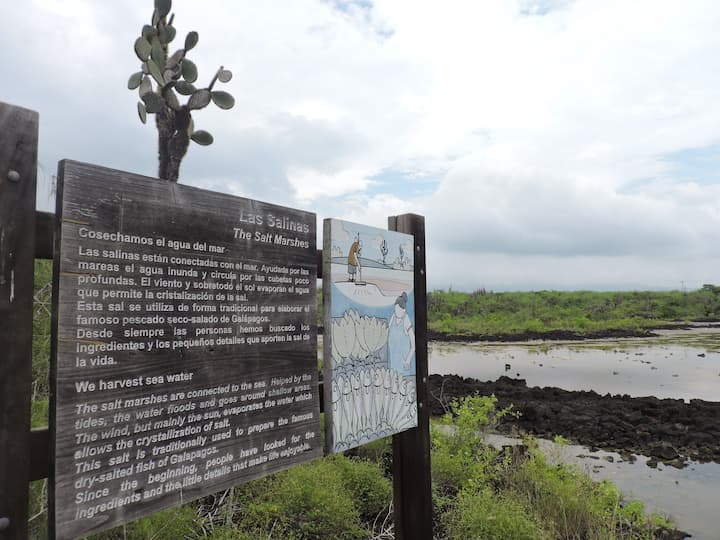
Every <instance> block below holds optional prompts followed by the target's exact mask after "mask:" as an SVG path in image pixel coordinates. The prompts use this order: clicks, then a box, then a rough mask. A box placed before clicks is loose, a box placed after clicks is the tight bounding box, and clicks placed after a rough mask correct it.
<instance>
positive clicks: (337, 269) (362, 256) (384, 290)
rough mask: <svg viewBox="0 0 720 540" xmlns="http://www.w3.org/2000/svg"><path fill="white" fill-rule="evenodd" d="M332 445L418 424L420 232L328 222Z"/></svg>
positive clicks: (328, 442) (328, 425)
mask: <svg viewBox="0 0 720 540" xmlns="http://www.w3.org/2000/svg"><path fill="white" fill-rule="evenodd" d="M323 233H324V237H323V299H324V317H325V319H324V324H325V338H324V340H323V347H324V358H325V362H324V380H325V389H326V390H325V446H326V448H327V450H328V452H341V451H343V450H347V449H349V448H354V447H357V446H360V445H362V444H365V443H367V442H370V441H373V440H375V439H379V438H382V437H387V436H388V435H393V434H395V433H400V432H402V431H405V430H407V429H410V428H413V427H416V426H417V425H418V415H417V388H416V362H415V301H414V277H415V275H414V251H415V250H414V249H413V237H412V236H411V235H408V234H402V233H398V232H391V231H387V230H383V229H376V228H373V227H368V226H365V225H358V224H355V223H349V222H347V221H340V220H335V219H326V220H325V222H324V231H323Z"/></svg>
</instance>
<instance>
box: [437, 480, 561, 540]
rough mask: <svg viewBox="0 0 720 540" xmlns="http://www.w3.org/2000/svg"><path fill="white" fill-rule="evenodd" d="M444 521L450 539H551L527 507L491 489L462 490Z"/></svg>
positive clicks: (445, 515)
mask: <svg viewBox="0 0 720 540" xmlns="http://www.w3.org/2000/svg"><path fill="white" fill-rule="evenodd" d="M443 521H444V525H445V529H446V533H447V538H448V539H458V540H474V539H477V540H550V538H551V537H550V536H549V535H548V534H547V533H545V532H544V531H543V529H542V527H541V525H540V523H539V521H538V519H537V518H535V517H534V516H532V515H529V514H528V512H527V510H526V508H525V507H524V506H523V505H522V504H521V503H519V502H517V501H514V500H513V499H512V498H509V497H507V496H502V495H498V494H496V493H494V492H493V490H492V489H490V488H485V489H482V490H480V491H477V492H465V491H463V492H460V493H459V494H458V497H457V501H456V504H455V505H454V507H453V508H452V509H451V510H450V511H448V512H446V513H445V514H444V516H443Z"/></svg>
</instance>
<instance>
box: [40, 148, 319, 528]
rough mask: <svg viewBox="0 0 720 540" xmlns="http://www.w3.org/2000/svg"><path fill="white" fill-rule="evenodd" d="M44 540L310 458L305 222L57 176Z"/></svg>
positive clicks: (89, 177)
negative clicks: (50, 465)
mask: <svg viewBox="0 0 720 540" xmlns="http://www.w3.org/2000/svg"><path fill="white" fill-rule="evenodd" d="M57 215H58V217H59V219H58V223H59V228H60V229H59V231H58V234H57V235H56V237H57V238H59V244H58V245H56V258H55V287H54V290H55V291H56V296H55V298H54V340H53V345H54V351H53V362H52V367H51V369H52V380H53V391H54V395H53V404H52V408H51V436H52V439H53V451H54V453H55V459H54V475H51V478H53V479H54V485H52V487H51V490H50V516H51V518H50V519H51V528H54V532H55V534H56V537H57V538H59V539H65V538H77V537H80V536H84V535H87V534H90V533H93V532H97V531H100V530H103V529H107V528H109V527H112V526H115V525H118V524H121V523H125V522H128V521H130V520H133V519H136V518H138V517H140V516H143V515H146V514H149V513H152V512H155V511H157V510H159V509H161V508H164V507H168V506H172V505H175V504H180V503H184V502H187V501H190V500H192V499H196V498H198V497H200V496H203V495H206V494H209V493H212V492H215V491H218V490H220V489H224V488H227V487H230V486H232V485H234V484H237V483H239V482H244V481H247V480H250V479H253V478H257V477H260V476H263V475H266V474H269V473H272V472H276V471H278V470H280V469H284V468H287V467H290V466H292V465H294V464H297V463H300V462H303V461H306V460H309V459H311V458H314V457H318V456H320V455H321V453H322V449H321V442H320V422H319V415H320V413H319V397H318V377H317V352H316V350H317V326H316V294H315V290H316V277H317V267H316V245H315V237H316V225H315V224H316V218H315V215H314V214H311V213H307V212H303V211H299V210H294V209H290V208H283V207H279V206H275V205H270V204H265V203H261V202H258V201H252V200H248V199H242V198H238V197H232V196H228V195H223V194H218V193H212V192H208V191H204V190H200V189H195V188H192V187H187V186H180V185H177V184H173V183H169V182H162V181H158V180H154V179H150V178H146V177H140V176H136V175H132V174H127V173H122V172H118V171H113V170H109V169H104V168H100V167H95V166H91V165H86V164H82V163H77V162H72V161H64V162H61V164H60V169H59V178H58V209H57Z"/></svg>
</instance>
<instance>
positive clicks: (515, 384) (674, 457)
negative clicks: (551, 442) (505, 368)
mask: <svg viewBox="0 0 720 540" xmlns="http://www.w3.org/2000/svg"><path fill="white" fill-rule="evenodd" d="M474 392H479V393H480V394H481V395H491V394H494V395H495V396H496V397H497V398H498V405H499V406H500V407H507V406H509V405H511V404H512V405H513V406H514V409H515V410H516V411H519V412H520V417H519V418H517V419H512V418H511V419H507V420H504V421H503V423H502V424H501V425H500V426H499V427H498V431H499V432H501V433H508V434H514V433H516V432H517V431H518V430H519V431H520V432H521V433H530V434H533V435H536V436H538V437H544V438H552V437H554V436H555V435H562V436H563V437H565V438H567V439H570V440H571V441H573V442H575V443H578V444H582V445H585V446H589V447H591V448H602V449H603V450H610V451H615V452H618V453H620V454H623V455H624V456H625V458H626V459H631V454H642V455H645V456H649V457H651V458H652V459H651V460H649V461H648V465H650V466H657V462H658V461H662V462H664V463H667V464H670V465H674V466H676V467H682V466H684V465H685V464H686V462H687V461H688V460H694V461H700V462H708V461H715V462H717V463H720V403H719V402H709V401H703V400H697V399H696V400H692V401H691V402H690V403H685V402H684V401H683V400H677V399H658V398H655V397H641V398H631V397H629V396H627V395H625V396H619V395H616V396H611V395H609V394H607V395H604V396H603V395H600V394H598V393H596V392H593V391H568V390H562V389H560V388H551V387H546V388H537V387H534V388H528V387H527V385H526V383H525V380H524V379H511V378H509V377H504V376H503V377H500V378H499V379H498V380H497V381H488V382H482V381H478V380H475V379H470V378H464V377H459V376H457V375H445V376H443V375H431V376H430V378H429V393H430V403H431V414H433V415H442V414H443V413H444V412H445V410H446V409H445V407H443V403H444V404H447V403H449V402H450V401H451V400H452V399H453V398H455V397H462V396H466V395H470V394H473V393H474Z"/></svg>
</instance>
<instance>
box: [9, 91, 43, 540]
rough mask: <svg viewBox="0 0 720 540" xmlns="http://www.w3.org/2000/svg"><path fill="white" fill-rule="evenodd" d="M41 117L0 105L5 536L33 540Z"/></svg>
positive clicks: (25, 110) (23, 110)
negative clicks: (31, 485) (37, 192)
mask: <svg viewBox="0 0 720 540" xmlns="http://www.w3.org/2000/svg"><path fill="white" fill-rule="evenodd" d="M37 143H38V114H37V113H36V112H33V111H29V110H27V109H21V108H20V107H14V106H12V105H6V104H4V103H0V351H2V352H1V353H0V538H1V539H3V540H6V539H8V540H9V539H11V538H12V539H17V540H20V539H25V538H27V536H28V534H27V519H28V514H27V508H28V483H29V468H30V456H29V453H28V452H27V448H28V446H29V444H30V383H31V379H32V363H31V362H30V358H31V356H32V328H33V324H32V315H33V276H34V264H35V189H36V171H37Z"/></svg>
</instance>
